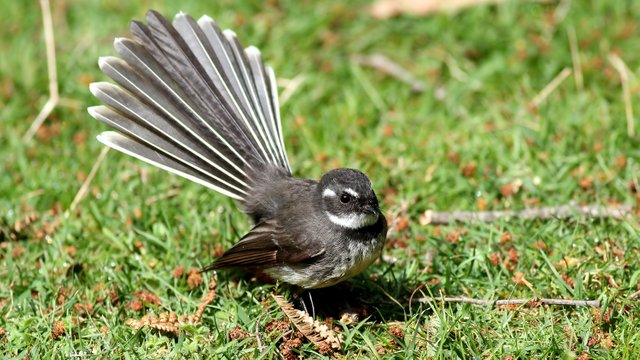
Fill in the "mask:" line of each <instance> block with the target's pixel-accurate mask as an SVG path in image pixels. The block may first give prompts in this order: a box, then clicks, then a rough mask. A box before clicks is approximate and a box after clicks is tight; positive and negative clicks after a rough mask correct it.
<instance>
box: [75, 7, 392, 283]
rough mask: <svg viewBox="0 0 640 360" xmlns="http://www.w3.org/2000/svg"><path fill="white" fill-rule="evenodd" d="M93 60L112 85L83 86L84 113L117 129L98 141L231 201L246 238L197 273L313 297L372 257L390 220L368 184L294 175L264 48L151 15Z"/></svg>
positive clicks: (358, 177)
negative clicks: (272, 283) (279, 285)
mask: <svg viewBox="0 0 640 360" xmlns="http://www.w3.org/2000/svg"><path fill="white" fill-rule="evenodd" d="M146 19H147V23H146V24H145V23H143V22H140V21H136V20H133V21H131V23H130V31H131V34H132V37H130V38H127V37H120V38H115V39H114V48H115V50H116V52H117V53H118V55H119V57H114V56H105V57H100V58H99V60H98V64H99V67H100V69H101V70H102V71H103V72H104V74H106V76H108V77H109V78H110V79H111V80H113V81H114V82H115V83H112V82H108V81H106V82H104V81H103V82H94V83H92V84H90V86H89V88H90V91H91V93H92V94H93V95H94V96H95V97H96V98H97V99H98V100H100V102H101V103H102V104H101V105H97V106H91V107H89V108H88V109H87V110H88V112H89V114H90V115H91V116H92V117H93V118H95V119H96V120H98V121H100V122H102V123H104V124H106V125H108V126H109V127H111V128H113V130H110V131H105V132H102V133H100V134H99V135H98V136H97V140H98V141H100V142H101V143H103V144H104V145H106V146H108V147H110V148H113V149H116V150H118V151H120V152H122V153H124V154H127V155H130V156H132V157H134V158H137V159H139V160H142V161H144V162H146V163H148V164H151V165H153V166H156V167H158V168H161V169H164V170H166V171H169V172H171V173H174V174H177V175H179V176H182V177H184V178H186V179H189V180H191V181H193V182H195V183H198V184H200V185H203V186H205V187H208V188H210V189H212V190H214V191H216V192H219V193H221V194H223V195H226V196H228V197H231V198H233V199H235V200H236V201H237V203H238V204H239V207H240V209H241V210H242V211H243V212H244V213H245V214H246V215H247V216H248V217H249V219H250V220H251V223H252V227H251V229H250V231H249V232H248V233H247V234H246V235H244V236H243V237H241V238H240V239H239V240H238V242H237V243H236V244H235V245H234V246H232V247H231V248H230V249H228V250H227V251H225V252H224V254H223V255H222V256H221V257H219V258H218V259H216V260H215V261H214V262H213V263H211V264H210V265H208V266H206V267H204V268H203V269H202V271H210V270H217V269H231V268H241V269H252V270H257V271H262V272H264V273H266V274H267V275H269V276H270V277H271V278H273V279H275V280H278V281H282V282H285V283H289V284H292V285H295V286H298V287H300V288H302V289H316V288H324V287H329V286H332V285H335V284H337V283H339V282H341V281H343V280H346V279H349V278H351V277H353V276H355V275H357V274H359V273H361V272H363V271H364V270H365V269H367V268H368V267H369V265H371V263H373V262H374V261H375V259H376V258H378V257H380V255H381V253H382V249H383V247H384V244H385V241H386V236H387V226H388V225H387V220H386V218H385V216H384V215H383V213H382V212H381V210H380V206H379V202H378V199H377V196H376V193H375V192H374V190H373V188H372V185H371V181H370V180H369V178H368V177H367V176H366V175H365V174H364V173H362V172H361V171H359V170H356V169H350V168H338V169H333V170H330V171H328V172H327V173H325V174H324V175H322V177H321V178H320V179H319V180H310V179H304V178H297V177H294V176H293V174H292V169H291V165H290V162H289V159H288V156H287V152H286V149H285V144H284V137H283V129H282V122H281V119H280V111H279V104H278V89H277V85H276V80H275V75H274V71H273V69H272V68H271V67H269V66H266V65H265V63H264V61H263V59H262V55H261V53H260V51H259V50H258V49H257V48H256V47H254V46H249V47H246V48H243V46H242V45H241V43H240V41H239V40H238V38H237V35H236V34H235V33H234V32H233V31H232V30H229V29H227V30H222V29H221V28H220V27H219V26H218V24H217V23H216V22H215V21H214V20H213V19H212V18H210V17H208V16H206V15H205V16H202V17H201V18H200V19H198V20H195V19H194V18H192V17H191V16H189V15H188V14H186V13H183V12H180V13H178V14H177V15H176V16H175V17H174V19H173V20H172V21H169V20H168V19H167V18H165V17H163V16H162V15H161V14H160V13H158V12H157V11H154V10H149V11H148V12H147V16H146Z"/></svg>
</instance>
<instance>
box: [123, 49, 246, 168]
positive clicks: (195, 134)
mask: <svg viewBox="0 0 640 360" xmlns="http://www.w3.org/2000/svg"><path fill="white" fill-rule="evenodd" d="M120 44H121V45H122V48H123V49H126V50H127V51H128V52H129V53H130V54H131V55H132V56H133V57H135V58H136V59H137V60H138V62H139V63H140V64H141V65H143V66H144V67H145V68H146V69H147V71H149V72H150V73H151V74H152V75H153V76H154V77H155V78H156V79H157V80H158V81H159V82H160V83H161V84H162V85H163V86H164V88H165V89H166V90H168V91H169V92H171V94H172V95H173V96H174V97H175V98H177V99H178V100H179V101H180V103H182V104H183V105H184V106H185V107H187V108H188V109H189V111H191V113H192V114H194V115H195V116H196V118H197V119H198V120H199V121H200V122H201V123H202V124H204V125H205V126H206V127H207V128H208V129H209V130H210V131H211V132H212V133H213V134H214V135H215V136H216V137H217V138H218V139H219V140H220V141H221V142H222V143H223V144H224V145H225V146H226V147H227V148H228V149H229V150H230V151H231V152H233V153H234V154H235V155H236V156H237V157H238V158H239V159H241V160H242V161H243V162H244V163H245V164H246V165H247V166H249V167H251V165H250V164H249V163H248V162H247V160H246V159H244V158H243V157H242V156H240V154H238V152H237V151H236V150H235V149H234V148H233V146H231V145H230V144H229V143H228V142H227V140H225V139H224V137H222V136H221V135H220V134H219V133H218V132H217V131H216V130H215V129H214V128H213V127H211V125H210V124H209V123H208V122H206V121H205V120H204V118H203V117H202V115H201V114H199V113H198V112H197V111H196V110H195V109H194V108H193V107H191V105H189V104H188V103H187V102H186V101H185V100H184V99H182V98H181V97H180V96H179V95H178V94H177V93H176V92H175V91H174V90H173V88H171V86H169V84H167V83H166V82H165V81H164V79H163V78H162V77H161V76H160V75H158V74H157V73H156V72H155V71H153V69H151V68H150V67H149V66H148V65H147V64H146V63H145V62H144V61H143V60H142V59H140V58H139V57H138V56H137V55H136V53H135V52H133V51H131V49H129V48H128V47H127V46H126V44H125V43H124V42H122V41H121V42H120ZM125 79H126V77H125ZM127 80H128V79H127ZM129 83H131V81H129ZM132 85H134V86H135V84H132ZM143 94H144V95H145V96H146V97H147V98H148V99H149V100H150V101H153V102H154V103H155V104H157V102H155V101H154V100H153V99H152V98H151V97H150V96H149V95H148V94H146V93H144V92H143ZM157 105H158V106H159V107H160V108H161V109H162V110H163V111H165V113H166V114H167V115H169V116H170V117H171V118H172V119H173V120H175V121H176V122H178V123H179V124H180V125H181V126H182V127H183V128H185V129H186V130H187V131H189V132H190V133H191V134H192V135H193V136H194V137H196V138H197V139H198V140H200V142H202V143H203V144H204V145H205V146H207V147H208V148H210V149H211V150H212V151H214V152H215V153H216V155H218V156H220V157H221V158H222V159H224V160H225V161H226V162H227V163H229V164H230V165H231V166H232V167H234V168H236V170H238V171H239V172H240V173H242V174H245V173H244V171H242V169H240V168H239V167H238V166H237V165H236V164H234V163H233V162H232V161H230V160H229V159H227V158H226V157H225V156H224V155H222V154H221V153H219V151H218V150H217V149H215V148H214V147H213V146H211V144H210V143H208V142H207V141H206V140H204V139H203V138H202V137H200V136H199V135H198V134H197V133H195V132H193V130H191V129H189V127H188V126H186V125H185V124H183V123H182V122H181V121H180V120H179V119H178V118H176V117H175V115H173V114H171V113H170V112H169V111H167V110H166V109H165V108H164V107H162V106H161V105H160V104H157Z"/></svg>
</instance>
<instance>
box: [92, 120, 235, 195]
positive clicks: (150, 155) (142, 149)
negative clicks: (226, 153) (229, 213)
mask: <svg viewBox="0 0 640 360" xmlns="http://www.w3.org/2000/svg"><path fill="white" fill-rule="evenodd" d="M98 140H99V141H100V142H101V143H103V144H105V145H107V146H109V147H111V148H114V149H116V150H118V151H120V152H122V153H125V154H127V155H130V156H133V157H135V158H137V159H140V160H142V161H144V162H146V163H149V164H151V165H154V166H156V167H159V168H161V169H163V170H167V171H169V172H171V173H174V174H176V175H180V176H182V177H184V178H187V179H189V180H191V181H193V182H195V183H198V184H200V185H204V186H206V187H208V188H210V189H213V190H215V191H217V192H219V193H221V194H223V195H226V196H229V197H231V198H234V199H237V200H240V201H243V200H244V197H243V196H242V195H239V194H238V192H237V191H230V190H229V189H228V188H226V187H220V186H217V185H215V184H216V181H207V179H206V178H205V177H203V176H202V174H199V173H197V172H195V171H194V168H193V167H192V166H186V165H185V164H183V163H181V162H178V161H176V160H174V159H171V158H170V157H167V156H164V155H162V154H160V153H158V152H157V151H154V150H153V149H152V148H150V147H149V146H147V145H145V144H142V143H140V142H138V141H136V140H133V139H130V138H128V137H126V136H124V135H122V134H119V133H117V132H114V131H105V132H103V133H102V134H100V135H98ZM243 194H244V195H246V193H244V192H243Z"/></svg>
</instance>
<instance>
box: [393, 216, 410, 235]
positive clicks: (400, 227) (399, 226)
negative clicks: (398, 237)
mask: <svg viewBox="0 0 640 360" xmlns="http://www.w3.org/2000/svg"><path fill="white" fill-rule="evenodd" d="M395 220H396V221H395V230H396V231H397V232H403V231H405V230H407V229H408V228H409V218H408V217H407V216H402V215H400V216H398V217H397V218H396V219H395Z"/></svg>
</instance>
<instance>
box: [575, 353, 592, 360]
mask: <svg viewBox="0 0 640 360" xmlns="http://www.w3.org/2000/svg"><path fill="white" fill-rule="evenodd" d="M576 360H589V353H587V352H583V353H582V354H580V355H579V356H578V357H577V358H576Z"/></svg>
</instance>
